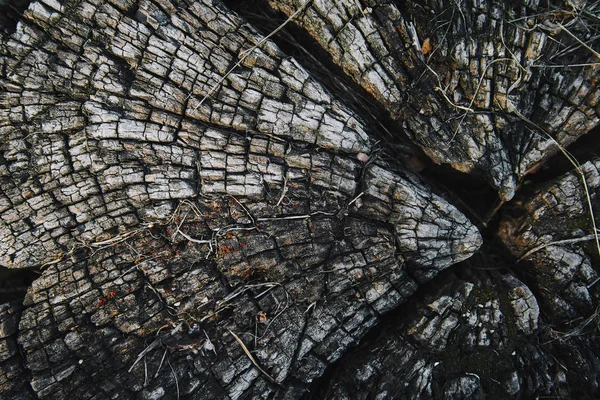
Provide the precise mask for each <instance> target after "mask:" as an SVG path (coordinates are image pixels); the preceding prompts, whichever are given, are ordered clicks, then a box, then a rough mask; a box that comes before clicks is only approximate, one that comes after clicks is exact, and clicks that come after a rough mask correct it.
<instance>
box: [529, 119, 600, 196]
mask: <svg viewBox="0 0 600 400" xmlns="http://www.w3.org/2000/svg"><path fill="white" fill-rule="evenodd" d="M567 150H568V151H569V153H571V154H572V155H573V156H574V157H575V158H576V159H577V161H579V163H580V164H581V165H583V164H585V163H586V162H587V161H589V160H590V159H592V158H594V157H599V156H600V126H597V127H595V128H593V129H592V130H590V131H589V132H588V133H587V134H585V135H583V136H581V137H580V138H578V139H577V140H576V141H575V143H573V144H571V145H570V146H568V147H567ZM573 168H574V167H573V164H571V163H570V162H569V160H567V158H566V157H565V156H564V154H562V153H561V152H560V151H557V153H556V154H555V155H554V156H552V157H550V158H549V159H548V160H546V161H545V162H544V163H543V164H542V165H541V166H540V167H539V168H538V169H537V171H535V172H533V173H530V174H529V175H527V176H526V177H525V180H524V181H523V186H524V187H525V188H527V187H530V186H536V185H537V184H540V183H544V182H548V181H551V180H553V179H555V178H558V177H559V176H561V175H563V174H565V173H567V172H569V171H572V170H573Z"/></svg>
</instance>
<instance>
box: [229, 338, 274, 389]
mask: <svg viewBox="0 0 600 400" xmlns="http://www.w3.org/2000/svg"><path fill="white" fill-rule="evenodd" d="M229 333H231V336H233V337H234V338H235V340H237V342H238V343H239V345H240V346H241V347H242V350H244V353H246V355H247V356H248V358H249V359H250V361H252V364H254V366H255V367H256V368H257V369H258V370H259V371H260V372H261V373H262V374H263V375H264V376H266V377H267V378H269V380H270V381H271V382H273V383H274V384H276V385H279V383H278V382H277V381H276V380H275V379H273V378H271V375H269V374H267V372H266V371H265V370H264V369H262V368H261V367H260V365H258V362H257V361H256V360H255V359H254V357H253V356H252V354H251V353H250V350H248V348H247V347H246V345H245V344H244V342H243V341H242V339H240V338H239V336H238V335H236V334H235V333H233V331H231V330H229Z"/></svg>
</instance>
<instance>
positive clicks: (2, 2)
mask: <svg viewBox="0 0 600 400" xmlns="http://www.w3.org/2000/svg"><path fill="white" fill-rule="evenodd" d="M29 3H31V0H0V32H4V33H7V34H9V35H11V34H13V33H14V32H15V31H16V30H17V23H18V22H19V21H20V20H21V19H22V17H23V13H24V12H25V10H26V9H27V7H29Z"/></svg>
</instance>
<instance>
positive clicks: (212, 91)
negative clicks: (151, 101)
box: [194, 0, 312, 112]
mask: <svg viewBox="0 0 600 400" xmlns="http://www.w3.org/2000/svg"><path fill="white" fill-rule="evenodd" d="M310 3H312V0H308V1H307V2H306V3H304V4H303V5H302V7H300V8H299V9H298V10H296V12H295V13H293V14H292V15H290V16H289V18H288V19H286V20H285V21H283V23H282V24H281V25H279V26H278V27H277V28H276V29H275V30H274V31H273V32H271V33H269V34H268V35H267V36H265V37H263V38H262V39H261V40H260V41H259V42H258V43H256V44H255V45H254V46H252V47H251V48H250V49H248V50H246V51H244V52H243V55H242V57H241V58H240V59H239V61H238V62H236V63H235V65H234V66H233V67H231V69H230V70H229V71H227V73H226V74H225V75H223V77H222V78H221V79H219V81H218V82H217V83H216V84H215V85H214V86H213V87H212V88H211V89H210V90H209V91H208V93H206V95H205V96H204V97H203V98H202V100H200V103H198V105H197V106H196V107H194V112H195V111H196V110H198V108H199V107H200V106H202V104H204V102H205V101H206V100H207V99H208V98H209V97H210V96H212V94H213V93H214V92H215V91H216V90H217V89H218V88H219V87H220V86H221V85H222V84H223V82H225V80H226V79H227V78H228V77H229V75H231V73H232V72H233V71H234V70H235V69H236V68H238V67H239V66H240V65H242V63H243V62H244V61H245V60H246V58H248V57H249V56H250V54H252V52H253V51H254V50H256V49H257V48H259V47H260V46H262V45H263V43H265V42H266V41H267V40H269V39H270V38H271V37H273V35H275V34H277V32H279V31H280V30H282V29H283V28H284V27H285V26H286V25H287V24H288V23H290V21H292V20H293V19H294V18H296V17H297V16H298V15H299V14H300V13H301V12H302V11H304V9H306V7H307V6H308V5H309V4H310Z"/></svg>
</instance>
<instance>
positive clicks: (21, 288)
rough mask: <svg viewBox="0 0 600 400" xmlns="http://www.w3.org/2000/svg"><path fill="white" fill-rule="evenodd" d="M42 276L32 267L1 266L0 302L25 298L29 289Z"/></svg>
mask: <svg viewBox="0 0 600 400" xmlns="http://www.w3.org/2000/svg"><path fill="white" fill-rule="evenodd" d="M39 276H40V274H39V273H37V272H35V271H34V270H33V269H31V268H18V269H16V268H6V267H0V304H3V303H7V302H9V301H11V300H21V301H22V300H23V299H24V298H25V294H26V293H27V289H28V288H29V287H30V286H31V284H32V283H33V281H34V280H35V279H37V278H38V277H39Z"/></svg>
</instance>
